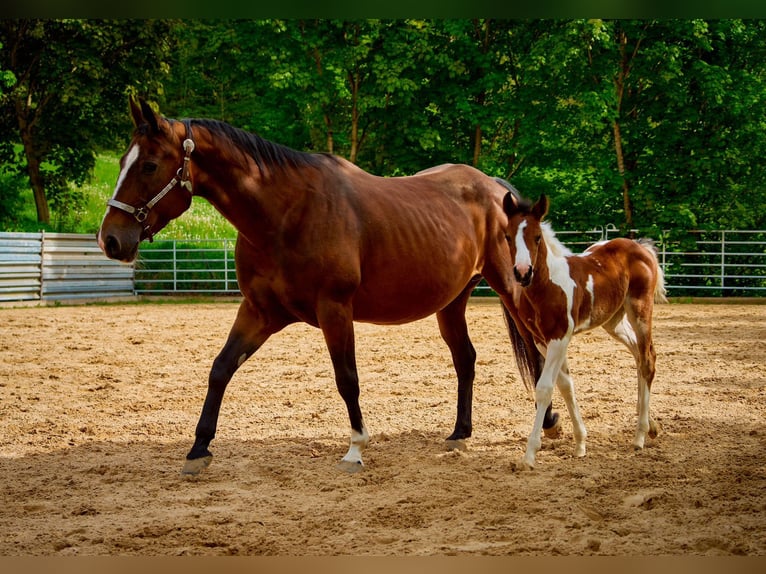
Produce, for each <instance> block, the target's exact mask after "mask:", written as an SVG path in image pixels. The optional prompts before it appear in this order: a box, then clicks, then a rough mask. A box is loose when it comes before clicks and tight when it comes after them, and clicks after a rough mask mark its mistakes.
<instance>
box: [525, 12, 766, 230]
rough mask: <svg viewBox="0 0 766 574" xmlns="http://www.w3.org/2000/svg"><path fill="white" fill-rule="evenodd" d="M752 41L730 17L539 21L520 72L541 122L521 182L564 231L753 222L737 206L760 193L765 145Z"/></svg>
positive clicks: (756, 41)
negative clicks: (550, 200)
mask: <svg viewBox="0 0 766 574" xmlns="http://www.w3.org/2000/svg"><path fill="white" fill-rule="evenodd" d="M763 32H764V23H763V22H742V21H737V20H725V21H724V20H722V21H713V22H708V21H704V20H664V21H652V20H638V21H633V20H617V21H604V20H588V21H584V20H573V21H554V22H549V23H548V25H547V30H546V31H545V32H543V33H541V34H540V35H539V36H538V37H537V39H536V40H535V42H534V43H533V44H532V45H531V49H530V54H531V57H530V58H529V61H528V63H527V67H526V72H527V77H528V78H531V79H532V81H531V82H530V84H528V87H529V88H530V89H531V94H530V95H529V97H527V98H526V100H527V101H528V102H531V103H532V105H533V107H537V108H538V109H539V111H540V112H542V113H537V114H535V115H536V116H537V118H538V123H537V134H538V141H539V144H538V145H537V146H534V145H532V146H530V147H529V148H528V152H527V157H529V158H533V161H532V162H531V163H532V165H527V172H526V174H525V177H527V178H528V181H529V182H530V183H533V182H538V183H542V185H548V186H550V187H552V188H553V189H552V190H549V192H550V191H552V192H553V193H552V194H551V195H553V196H554V207H555V208H556V209H554V213H555V214H556V215H555V217H558V218H559V219H561V220H562V222H569V223H570V224H571V223H575V224H580V226H582V225H583V224H593V223H597V222H598V220H599V219H600V221H601V222H604V221H608V219H607V218H608V217H609V215H610V214H611V215H612V216H614V215H619V216H620V217H621V218H622V222H619V221H615V223H621V224H622V225H623V226H624V227H626V228H629V227H644V228H645V227H650V226H652V225H657V226H682V227H686V228H689V227H696V226H705V227H717V226H720V225H737V226H739V225H742V222H743V220H744V219H749V221H750V222H752V224H755V222H756V219H757V217H756V216H755V212H754V210H750V211H749V212H748V210H747V209H743V205H742V202H741V197H742V194H743V192H746V193H748V194H750V195H751V196H754V197H759V198H761V200H762V199H763V193H764V191H763V190H764V184H763V181H764V177H763V176H764V173H763V168H762V167H760V162H754V161H753V158H754V157H755V156H756V155H758V154H762V152H763V145H764V144H766V140H765V139H764V137H763V135H762V134H763V133H764V132H763V127H764V113H765V112H764V108H763V106H759V105H754V103H755V102H756V101H762V99H763V98H764V96H766V90H765V88H766V85H764V72H763V66H762V64H760V63H759V62H762V60H759V57H762V56H763V54H764V38H765V37H766V36H764V33H763ZM545 91H547V92H548V93H549V94H551V96H550V97H548V98H544V97H543V94H544V93H545ZM534 94H537V95H536V96H535V95H534ZM535 148H536V149H535ZM754 154H755V155H754ZM760 217H761V221H762V220H763V214H761V215H760ZM743 218H744V219H743Z"/></svg>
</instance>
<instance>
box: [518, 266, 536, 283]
mask: <svg viewBox="0 0 766 574" xmlns="http://www.w3.org/2000/svg"><path fill="white" fill-rule="evenodd" d="M532 271H533V269H532V266H531V265H524V266H519V265H514V267H513V276H514V277H515V278H516V281H518V282H519V284H520V285H521V286H522V287H527V286H528V285H529V284H530V283H531V282H532Z"/></svg>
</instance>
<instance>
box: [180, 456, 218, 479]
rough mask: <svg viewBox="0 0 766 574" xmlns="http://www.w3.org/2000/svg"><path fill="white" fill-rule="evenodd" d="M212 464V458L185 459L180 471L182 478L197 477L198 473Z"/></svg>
mask: <svg viewBox="0 0 766 574" xmlns="http://www.w3.org/2000/svg"><path fill="white" fill-rule="evenodd" d="M211 462H213V457H212V455H211V456H203V457H202V458H193V459H191V460H189V459H187V460H186V462H185V463H184V467H183V468H182V469H181V475H182V476H197V475H198V474H199V473H200V472H202V471H203V470H205V469H206V468H207V467H208V466H210V463H211Z"/></svg>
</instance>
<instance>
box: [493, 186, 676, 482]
mask: <svg viewBox="0 0 766 574" xmlns="http://www.w3.org/2000/svg"><path fill="white" fill-rule="evenodd" d="M503 207H504V209H505V212H506V214H507V215H508V228H507V240H508V247H509V252H510V254H511V259H512V265H513V274H514V277H515V278H516V280H517V281H518V283H519V285H520V286H521V288H520V289H519V292H518V298H517V299H516V314H515V315H514V318H515V320H516V321H518V323H519V325H520V326H521V325H523V326H525V327H527V328H529V330H530V331H531V334H532V337H533V339H534V341H535V344H536V345H537V347H538V348H539V349H540V352H541V353H542V354H543V355H544V356H545V366H544V367H543V369H542V372H541V373H540V375H539V379H538V380H537V384H536V386H535V401H536V403H537V405H538V406H537V413H536V416H535V421H534V424H533V426H532V432H531V433H530V435H529V440H528V442H527V450H526V453H525V455H524V458H523V459H522V460H521V463H520V465H519V466H520V468H521V469H524V470H529V469H532V468H533V467H534V465H535V455H536V453H537V451H538V450H539V449H540V439H541V437H540V433H541V430H542V427H543V420H544V416H545V409H544V408H541V405H547V404H549V403H550V400H551V396H552V394H553V386H554V383H555V385H556V386H557V387H558V389H559V391H560V392H561V395H562V396H563V397H564V401H565V402H566V405H567V410H568V411H569V415H570V416H571V418H572V425H573V434H574V440H575V456H585V435H586V430H585V425H584V423H583V420H582V417H581V416H580V411H579V409H578V406H577V401H576V400H575V392H574V384H573V382H572V377H571V376H570V374H569V366H568V365H567V347H568V346H569V342H570V341H571V340H572V337H573V336H574V335H575V334H576V333H580V332H583V331H589V330H591V329H595V328H596V327H603V328H604V329H605V330H606V332H607V333H609V334H610V335H611V336H612V337H614V338H615V339H617V340H618V341H620V342H621V343H622V344H624V345H625V346H626V347H627V348H628V350H629V351H630V352H631V354H632V355H633V357H634V358H635V360H636V367H637V370H638V425H637V427H636V434H635V438H634V441H633V446H634V448H636V449H642V448H643V447H644V441H645V439H646V435H647V433H648V435H649V437H650V438H654V437H656V436H657V425H656V423H655V422H654V420H652V419H651V417H650V416H649V396H650V391H651V387H652V381H653V380H654V374H655V361H656V352H655V350H654V344H653V343H652V311H653V309H654V303H655V301H657V302H663V301H665V300H666V299H665V281H664V278H663V273H662V269H661V268H660V266H659V264H658V262H657V254H656V252H655V251H654V247H653V245H652V244H651V243H648V242H646V241H633V240H630V239H625V238H618V239H612V240H611V241H604V242H601V243H596V244H595V245H592V246H591V247H589V248H588V249H586V250H585V252H584V253H582V254H581V255H573V254H572V253H571V252H570V251H569V250H568V249H567V248H566V247H564V246H563V245H562V244H561V243H560V242H559V241H558V239H556V237H555V234H554V233H553V230H552V229H551V227H550V225H549V224H548V223H547V222H544V221H542V219H543V218H544V217H545V215H546V214H547V212H548V199H547V198H546V197H545V195H542V196H541V197H540V199H539V200H538V201H537V202H536V203H534V204H531V203H530V202H528V201H525V200H519V198H518V197H517V196H514V195H512V194H510V193H509V194H507V195H506V197H505V199H504V201H503Z"/></svg>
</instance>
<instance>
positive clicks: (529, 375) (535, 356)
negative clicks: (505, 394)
mask: <svg viewBox="0 0 766 574" xmlns="http://www.w3.org/2000/svg"><path fill="white" fill-rule="evenodd" d="M501 305H502V307H503V317H505V325H506V327H508V335H509V336H510V339H511V344H512V345H513V354H514V356H515V357H516V365H517V366H518V368H519V373H520V374H521V380H522V382H523V383H524V386H525V387H526V389H527V391H529V392H530V393H534V388H535V384H536V383H537V380H538V379H539V378H540V373H541V371H542V365H543V361H542V355H541V354H540V351H538V350H537V347H535V346H534V344H531V345H530V342H529V341H527V340H525V339H524V337H523V336H522V335H521V332H520V331H519V329H518V327H517V326H516V321H514V320H513V317H511V313H510V312H509V311H508V308H507V307H506V306H505V304H504V303H501Z"/></svg>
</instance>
